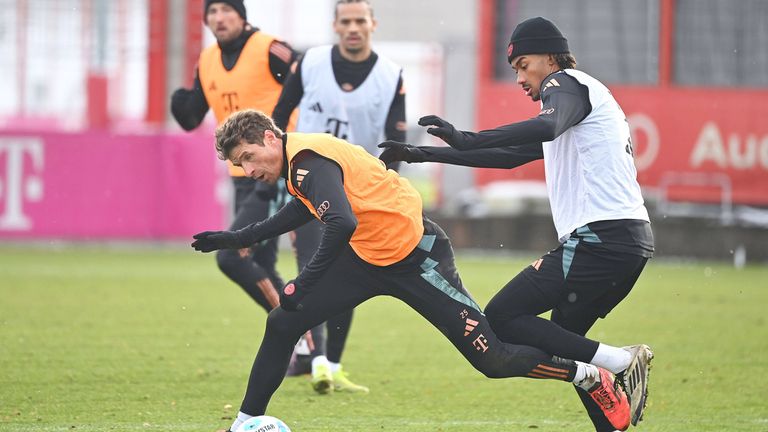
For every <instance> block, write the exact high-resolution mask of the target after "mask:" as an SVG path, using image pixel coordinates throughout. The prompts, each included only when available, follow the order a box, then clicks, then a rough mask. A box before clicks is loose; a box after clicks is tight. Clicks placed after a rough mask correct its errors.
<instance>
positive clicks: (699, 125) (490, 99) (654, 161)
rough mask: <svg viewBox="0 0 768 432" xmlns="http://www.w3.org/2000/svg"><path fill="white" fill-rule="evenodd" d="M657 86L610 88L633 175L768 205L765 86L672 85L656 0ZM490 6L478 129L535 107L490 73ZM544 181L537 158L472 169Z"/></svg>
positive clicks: (677, 191) (483, 16) (487, 175)
mask: <svg viewBox="0 0 768 432" xmlns="http://www.w3.org/2000/svg"><path fill="white" fill-rule="evenodd" d="M661 6H662V8H661V9H662V25H661V29H660V32H661V33H660V51H659V53H660V62H659V63H660V64H659V77H660V78H659V81H660V84H659V85H657V86H611V85H609V87H610V89H611V92H612V93H613V94H614V96H615V98H616V100H617V101H618V102H619V104H620V105H621V107H622V109H623V110H624V112H625V113H626V115H627V118H628V120H629V123H630V126H631V128H632V136H633V145H634V149H635V164H636V166H637V168H638V180H639V181H640V183H641V184H642V185H643V186H644V187H651V188H655V187H658V188H660V189H663V190H665V191H666V192H667V193H668V197H669V198H671V199H678V200H685V201H694V202H715V201H720V200H721V195H720V194H721V192H722V189H723V188H726V189H727V188H730V190H731V191H732V196H731V199H732V201H733V202H734V203H740V204H754V205H768V121H766V119H768V90H766V89H745V88H736V87H734V88H704V87H700V88H692V87H680V86H675V85H674V84H673V83H671V68H672V64H671V56H672V52H671V49H672V45H673V44H672V39H671V34H672V29H671V22H672V16H671V13H672V12H671V8H672V2H671V1H667V0H661ZM492 13H493V12H492V3H491V1H489V0H484V1H481V2H480V21H481V25H480V29H481V31H480V37H479V38H478V40H479V44H478V49H479V73H478V75H479V77H480V80H479V84H478V92H477V119H476V124H477V127H478V129H487V128H493V127H496V126H498V125H501V124H506V123H511V122H515V121H520V120H523V119H526V118H530V117H533V116H535V115H536V114H537V113H538V111H539V104H538V103H533V102H531V100H530V99H529V98H526V97H525V96H524V95H523V92H522V90H521V89H520V87H519V86H517V85H515V84H514V83H507V82H498V81H495V80H494V79H493V77H492V71H491V67H490V65H491V56H493V55H501V54H499V53H494V52H492V47H493V43H492V31H493V26H492V18H493V17H492V16H491V14H492ZM512 179H526V180H530V179H541V180H543V179H544V169H543V164H542V162H541V161H537V162H534V163H531V164H529V165H528V166H524V167H521V168H518V169H516V170H486V169H478V170H476V173H475V180H476V183H477V184H478V185H485V184H487V183H489V182H492V181H497V180H512Z"/></svg>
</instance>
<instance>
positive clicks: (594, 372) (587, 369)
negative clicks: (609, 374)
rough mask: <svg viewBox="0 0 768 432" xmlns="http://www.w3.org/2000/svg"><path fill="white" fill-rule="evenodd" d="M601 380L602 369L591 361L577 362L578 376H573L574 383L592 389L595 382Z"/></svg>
mask: <svg viewBox="0 0 768 432" xmlns="http://www.w3.org/2000/svg"><path fill="white" fill-rule="evenodd" d="M599 381H600V371H599V370H598V369H597V366H595V365H591V364H589V363H582V362H578V361H577V362H576V376H574V377H573V381H572V382H573V384H574V385H576V386H579V387H581V388H583V389H584V390H589V389H591V388H592V387H593V386H594V385H595V383H597V382H599Z"/></svg>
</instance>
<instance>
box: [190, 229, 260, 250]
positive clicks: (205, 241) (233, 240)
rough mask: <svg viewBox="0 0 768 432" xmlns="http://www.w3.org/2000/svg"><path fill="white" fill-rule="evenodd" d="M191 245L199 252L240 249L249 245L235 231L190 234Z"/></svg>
mask: <svg viewBox="0 0 768 432" xmlns="http://www.w3.org/2000/svg"><path fill="white" fill-rule="evenodd" d="M192 238H193V239H195V241H193V242H192V247H193V248H195V250H196V251H200V252H213V251H215V250H219V249H242V248H244V247H248V246H250V245H249V244H247V242H246V241H245V240H244V239H243V238H242V236H241V235H240V234H239V233H238V232H237V231H203V232H201V233H197V234H195V235H193V236H192Z"/></svg>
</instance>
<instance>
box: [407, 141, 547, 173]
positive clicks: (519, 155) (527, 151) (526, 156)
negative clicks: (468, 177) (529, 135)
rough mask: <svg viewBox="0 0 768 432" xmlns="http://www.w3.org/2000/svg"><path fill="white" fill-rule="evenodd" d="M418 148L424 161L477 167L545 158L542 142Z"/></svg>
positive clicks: (513, 165)
mask: <svg viewBox="0 0 768 432" xmlns="http://www.w3.org/2000/svg"><path fill="white" fill-rule="evenodd" d="M418 149H419V150H421V151H422V155H423V156H424V158H425V160H424V162H440V163H446V164H451V165H461V166H469V167H476V168H505V169H512V168H516V167H519V166H521V165H525V164H527V163H528V162H531V161H535V160H539V159H543V158H544V153H543V150H542V147H541V143H531V144H523V145H520V146H518V147H501V148H489V149H478V150H464V151H462V150H456V149H455V148H452V147H418Z"/></svg>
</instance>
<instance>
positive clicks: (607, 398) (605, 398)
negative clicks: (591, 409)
mask: <svg viewBox="0 0 768 432" xmlns="http://www.w3.org/2000/svg"><path fill="white" fill-rule="evenodd" d="M595 396H596V399H599V400H598V401H597V403H599V404H600V405H602V406H604V407H605V409H607V410H609V411H610V410H613V408H614V402H613V399H611V394H610V393H609V392H608V390H607V389H606V388H605V387H602V386H601V387H600V388H599V389H597V390H595Z"/></svg>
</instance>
